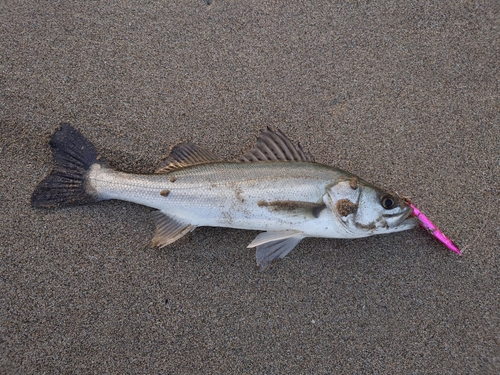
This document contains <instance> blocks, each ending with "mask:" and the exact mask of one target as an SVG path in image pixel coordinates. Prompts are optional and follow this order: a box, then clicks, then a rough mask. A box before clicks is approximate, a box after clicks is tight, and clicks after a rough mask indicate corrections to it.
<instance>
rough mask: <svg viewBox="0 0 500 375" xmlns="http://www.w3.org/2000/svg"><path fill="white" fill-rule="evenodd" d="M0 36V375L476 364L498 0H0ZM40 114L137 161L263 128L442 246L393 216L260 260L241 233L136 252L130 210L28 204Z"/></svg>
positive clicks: (483, 354) (498, 239) (44, 162)
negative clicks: (366, 229)
mask: <svg viewBox="0 0 500 375" xmlns="http://www.w3.org/2000/svg"><path fill="white" fill-rule="evenodd" d="M0 47H1V56H0V78H1V84H0V160H1V163H0V216H1V225H0V288H1V290H2V293H1V294H0V306H1V308H0V373H2V374H41V373H47V374H57V373H65V374H67V373H74V374H80V373H81V374H89V373H95V374H104V373H111V374H125V373H133V374H371V373H373V374H440V375H442V374H498V373H500V266H499V264H500V263H499V262H500V255H499V254H500V251H499V249H500V247H499V245H500V215H499V208H500V207H499V206H500V205H499V202H500V197H499V191H500V178H499V176H500V105H499V103H500V95H499V94H500V85H499V61H500V5H499V3H498V1H496V0H489V1H488V0H486V1H442V2H428V1H416V2H412V4H411V5H409V4H408V5H402V4H401V3H398V2H392V1H388V0H384V1H380V2H370V1H332V2H329V4H324V3H321V4H302V3H294V2H263V1H232V2H227V1H218V0H214V1H203V0H196V1H189V2H187V1H185V2H179V3H177V4H171V3H165V2H155V1H148V2H129V1H107V2H93V1H92V2H90V1H89V2H83V1H66V2H50V1H47V2H35V1H12V0H7V1H5V2H3V3H2V4H1V5H0ZM61 122H69V123H71V124H72V125H73V126H74V127H76V128H77V129H79V130H80V131H81V132H82V133H83V134H84V135H85V136H86V137H87V138H88V139H90V140H91V141H92V142H93V143H94V144H95V145H96V147H97V149H98V150H99V152H101V155H102V156H103V158H104V159H105V160H106V161H107V163H108V164H109V165H111V166H113V167H115V168H117V169H120V170H124V171H130V172H131V171H133V172H138V173H152V172H153V171H154V170H155V169H156V167H157V166H158V163H159V162H160V159H161V157H162V156H164V155H166V154H168V151H169V149H170V148H171V147H172V146H173V145H175V144H177V143H179V142H181V141H184V140H191V141H192V142H194V143H196V144H199V145H200V146H203V147H205V148H207V149H209V150H211V151H213V152H215V153H217V154H219V155H220V156H221V157H223V158H224V159H228V160H230V159H233V158H235V157H237V156H239V155H240V154H241V152H242V151H243V150H246V149H248V148H250V147H252V146H253V144H254V142H255V139H256V137H257V136H258V134H259V130H260V129H263V128H265V127H266V126H270V127H272V128H274V129H281V130H282V131H283V132H284V133H285V134H287V135H288V136H289V137H290V138H291V139H292V140H294V141H295V142H298V141H300V143H301V145H302V146H303V147H304V149H306V150H307V151H308V152H309V153H310V154H311V155H312V156H313V157H314V159H315V160H316V161H318V162H320V163H324V164H329V165H333V166H336V167H339V168H342V169H344V170H347V171H349V172H352V173H355V174H357V175H359V176H361V177H363V178H364V179H366V180H367V181H370V182H372V183H374V184H375V185H378V186H381V187H384V188H387V189H391V190H395V191H397V192H398V193H399V194H401V195H404V196H408V197H411V198H412V201H413V202H414V203H415V204H416V205H417V206H418V207H419V208H420V209H421V210H423V211H424V212H425V213H426V214H427V215H428V216H429V217H430V218H431V219H432V220H433V221H434V222H435V223H436V224H437V225H438V226H439V228H440V229H442V230H443V232H444V233H445V234H447V235H448V236H449V237H451V238H452V239H453V240H454V241H455V242H456V244H457V245H458V246H459V247H460V248H462V249H463V256H462V257H458V256H456V254H454V253H452V252H451V251H448V250H446V248H445V247H444V246H442V245H441V244H440V243H439V242H438V241H436V240H435V239H434V238H432V237H431V236H430V235H429V234H428V233H426V232H425V231H424V230H423V229H421V228H416V229H413V230H410V231H406V232H401V233H395V234H390V235H384V236H374V237H369V238H364V239H355V240H341V239H315V238H308V239H305V240H304V241H302V242H301V243H300V244H299V245H298V247H297V248H296V249H295V250H294V251H293V252H292V253H291V254H289V255H288V256H287V257H286V258H285V259H284V260H283V261H282V262H281V263H279V264H276V265H275V266H274V267H272V268H271V269H270V270H268V271H267V272H264V273H263V272H260V271H259V269H258V268H257V266H256V264H255V252H254V250H252V249H247V245H248V244H249V243H250V242H251V241H252V240H253V239H254V238H255V236H256V235H257V234H258V232H255V231H243V230H233V229H221V228H198V229H196V230H195V231H194V232H192V233H190V234H189V235H187V236H185V237H184V238H182V239H181V240H179V241H177V242H175V243H174V244H172V245H169V246H167V247H165V248H162V249H158V248H152V247H150V246H149V244H150V241H151V238H152V237H153V233H154V220H153V218H152V216H151V212H152V211H153V210H152V209H150V208H147V207H144V206H139V205H135V204H132V203H126V202H119V201H107V202H102V203H97V204H93V205H87V206H76V207H68V208H62V209H54V210H50V209H45V210H44V209H35V208H32V207H31V205H30V196H31V193H32V192H33V189H34V188H35V186H36V184H37V183H38V182H39V181H40V180H41V179H42V178H43V177H44V176H45V175H46V174H47V173H48V172H49V171H50V169H51V167H52V157H51V153H50V148H49V146H48V144H47V140H48V137H49V136H50V134H51V133H52V132H53V130H54V129H55V128H56V126H57V125H58V124H59V123H61Z"/></svg>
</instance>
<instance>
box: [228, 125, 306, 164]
mask: <svg viewBox="0 0 500 375" xmlns="http://www.w3.org/2000/svg"><path fill="white" fill-rule="evenodd" d="M237 161H239V162H242V163H248V162H256V161H311V157H310V156H309V155H307V154H306V153H304V150H303V149H302V146H301V145H300V143H299V144H297V146H294V145H293V144H292V142H290V140H289V139H288V138H287V137H286V135H284V134H283V133H282V132H281V131H280V130H278V131H277V132H275V131H273V130H272V129H271V128H269V127H268V128H267V129H266V130H261V132H260V136H259V138H257V143H256V145H255V146H254V147H253V148H252V149H250V150H248V151H247V152H245V153H244V154H243V155H242V156H240V157H239V158H238V159H237Z"/></svg>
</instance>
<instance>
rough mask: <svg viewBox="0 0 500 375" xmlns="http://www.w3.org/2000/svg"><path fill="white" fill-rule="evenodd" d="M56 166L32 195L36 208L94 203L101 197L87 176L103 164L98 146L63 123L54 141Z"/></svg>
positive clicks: (51, 140)
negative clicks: (89, 182)
mask: <svg viewBox="0 0 500 375" xmlns="http://www.w3.org/2000/svg"><path fill="white" fill-rule="evenodd" d="M49 145H50V146H51V149H52V156H53V158H54V167H53V169H52V171H51V172H50V173H49V174H48V175H47V176H46V177H45V178H44V179H43V180H42V181H41V182H40V183H39V184H38V185H37V187H36V188H35V191H34V192H33V194H32V195H31V205H32V206H33V207H56V206H66V205H75V204H85V203H91V202H95V201H97V200H98V197H97V194H96V193H95V192H92V191H91V189H89V188H88V186H86V185H88V184H87V183H86V180H87V174H88V172H89V170H90V168H91V167H92V165H94V164H96V163H99V161H98V159H99V156H98V153H97V150H96V149H95V147H94V146H93V145H92V143H90V142H89V141H88V140H87V139H86V138H85V137H84V136H83V135H82V134H81V133H80V132H79V131H78V130H76V129H75V128H73V127H72V126H71V125H69V124H64V123H62V124H60V126H59V127H58V128H57V129H56V130H55V132H54V134H52V137H51V139H50V142H49Z"/></svg>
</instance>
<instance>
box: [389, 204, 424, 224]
mask: <svg viewBox="0 0 500 375" xmlns="http://www.w3.org/2000/svg"><path fill="white" fill-rule="evenodd" d="M412 214H413V208H411V207H408V210H407V211H406V212H405V213H404V214H403V215H401V217H400V218H399V219H398V220H397V221H395V222H394V223H392V225H391V226H390V227H391V228H398V227H402V228H412V227H414V226H415V225H417V220H416V219H415V218H414V217H412V216H411V215H412Z"/></svg>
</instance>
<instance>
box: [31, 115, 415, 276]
mask: <svg viewBox="0 0 500 375" xmlns="http://www.w3.org/2000/svg"><path fill="white" fill-rule="evenodd" d="M49 143H50V146H51V147H52V153H53V157H54V164H55V165H54V168H53V170H52V171H51V172H50V174H49V175H47V176H46V177H45V179H43V180H42V181H41V182H40V183H39V184H38V186H37V187H36V189H35V191H34V192H33V195H32V198H31V202H32V205H33V206H34V207H55V206H63V205H71V204H85V203H90V202H96V201H100V200H106V199H119V200H124V201H129V202H134V203H138V204H142V205H145V206H149V207H153V208H155V209H157V211H154V212H153V215H154V217H155V219H156V224H157V226H156V233H155V236H154V238H153V241H152V244H153V246H160V247H163V246H166V245H168V244H171V243H172V242H174V241H176V240H178V239H179V238H181V237H182V236H184V235H185V234H187V233H189V232H191V231H192V230H194V229H195V228H196V227H200V226H212V227H227V228H238V229H251V230H261V231H264V232H263V233H261V234H259V235H258V236H257V237H256V238H255V239H254V240H253V241H252V242H251V243H250V244H249V245H248V247H249V248H253V247H255V248H256V258H257V265H258V266H260V268H261V269H262V270H264V269H265V268H267V267H268V266H269V265H271V264H272V263H273V262H274V261H276V260H279V259H282V258H283V257H285V256H286V255H287V254H288V253H289V252H290V251H291V250H292V249H293V248H294V247H295V246H296V245H297V244H298V243H299V242H300V241H301V240H302V239H303V238H305V237H326V238H358V237H367V236H372V235H375V234H384V233H392V232H399V231H403V230H407V229H410V228H413V227H414V226H415V225H416V224H417V222H416V220H415V219H414V218H413V217H411V216H410V215H411V214H412V209H411V207H409V206H408V205H407V204H406V203H405V201H404V200H403V199H401V198H399V197H398V196H396V195H394V194H391V193H389V192H385V191H383V190H381V189H379V188H377V187H375V186H373V185H372V184H370V183H368V182H366V181H364V180H362V179H361V178H359V177H357V176H355V175H353V174H351V173H348V172H345V171H342V170H340V169H337V168H334V167H330V166H327V165H323V164H319V163H315V162H313V161H311V158H310V157H309V156H308V155H307V154H306V153H305V152H304V151H303V149H302V147H301V146H300V144H299V145H297V146H295V145H293V144H292V143H291V142H290V140H289V139H288V138H287V137H286V136H285V135H284V134H283V133H282V132H280V131H277V132H274V131H272V130H271V129H269V128H268V129H267V130H263V131H261V134H260V137H259V138H258V139H257V143H256V145H255V146H254V147H253V148H252V149H250V150H249V151H248V152H246V153H245V154H244V155H243V156H241V157H240V158H239V159H237V160H234V161H223V160H221V159H220V158H219V157H218V156H217V155H215V154H213V153H212V152H210V151H207V150H205V149H203V148H201V147H199V146H196V145H194V144H193V143H189V142H188V143H181V144H179V145H177V146H175V147H174V148H173V149H172V150H171V153H170V155H169V156H168V157H167V158H166V159H165V160H164V163H163V165H162V166H161V168H160V169H159V170H158V171H157V172H156V173H155V174H152V175H141V174H130V173H124V172H119V171H116V170H113V169H111V168H109V167H108V166H106V164H105V163H104V161H103V160H101V159H100V157H99V156H98V152H97V150H96V149H95V147H94V146H93V145H92V144H91V143H90V142H89V141H88V140H87V139H85V137H84V136H83V135H82V134H81V133H80V132H79V131H77V130H76V129H74V128H73V127H72V126H71V125H69V124H61V125H60V126H59V127H58V128H57V129H56V131H55V132H54V134H53V135H52V138H51V140H50V142H49Z"/></svg>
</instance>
